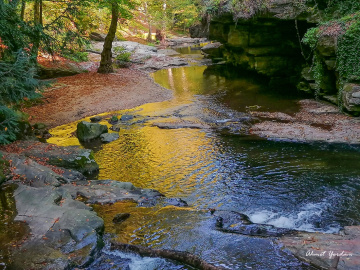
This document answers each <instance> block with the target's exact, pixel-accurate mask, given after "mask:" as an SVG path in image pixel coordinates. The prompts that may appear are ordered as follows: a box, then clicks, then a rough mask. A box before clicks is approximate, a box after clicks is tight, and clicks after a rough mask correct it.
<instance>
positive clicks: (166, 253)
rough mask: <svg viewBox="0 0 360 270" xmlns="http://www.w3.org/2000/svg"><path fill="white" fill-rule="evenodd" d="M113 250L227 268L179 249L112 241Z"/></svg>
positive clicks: (204, 269) (211, 269)
mask: <svg viewBox="0 0 360 270" xmlns="http://www.w3.org/2000/svg"><path fill="white" fill-rule="evenodd" d="M110 249H111V250H121V251H125V252H135V253H137V254H139V255H140V256H144V257H160V258H165V259H170V260H175V261H178V262H180V263H183V264H187V265H190V266H192V267H195V268H197V269H200V270H225V268H224V267H220V266H215V265H213V264H210V263H207V262H205V261H204V260H202V259H201V258H199V257H197V256H195V255H193V254H191V253H189V252H185V251H177V250H170V249H152V248H148V247H142V246H135V245H129V244H123V243H117V242H112V243H111V248H110Z"/></svg>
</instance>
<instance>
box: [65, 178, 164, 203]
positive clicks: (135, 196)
mask: <svg viewBox="0 0 360 270" xmlns="http://www.w3.org/2000/svg"><path fill="white" fill-rule="evenodd" d="M62 188H64V189H65V190H67V191H68V192H69V193H70V194H71V195H72V197H73V198H77V197H78V196H81V197H82V198H83V199H85V200H87V202H88V203H90V204H95V203H98V204H106V203H115V202H118V201H123V200H131V201H135V202H140V201H141V200H145V199H153V198H156V197H163V196H164V195H162V194H161V193H160V192H158V191H156V190H153V189H141V188H136V187H134V185H133V184H131V183H128V182H120V181H112V180H93V181H88V182H85V183H79V184H78V185H76V186H74V185H63V186H62Z"/></svg>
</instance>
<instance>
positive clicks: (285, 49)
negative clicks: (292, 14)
mask: <svg viewBox="0 0 360 270" xmlns="http://www.w3.org/2000/svg"><path fill="white" fill-rule="evenodd" d="M309 25H311V24H309V23H308V22H306V21H298V22H297V26H296V24H295V21H294V20H279V19H278V18H271V17H269V18H265V17H262V18H256V19H251V20H240V21H238V22H237V23H235V22H234V21H233V19H232V17H231V16H229V15H225V16H222V17H219V18H216V19H213V20H212V21H211V24H210V34H209V35H210V39H211V40H217V41H219V42H221V43H223V44H224V47H223V50H222V56H223V58H224V59H225V61H226V62H227V63H230V64H232V65H234V66H236V67H237V68H238V69H239V70H242V69H246V70H253V71H256V72H257V73H259V74H261V75H265V76H267V77H268V78H270V85H271V86H274V87H277V86H279V85H284V84H287V85H288V84H290V85H293V86H294V85H296V84H297V82H298V81H299V79H300V74H301V71H302V68H303V66H304V65H305V60H304V58H303V56H302V54H301V47H300V46H301V45H300V42H299V35H300V36H302V35H303V34H304V33H305V31H306V30H307V29H308V27H309Z"/></svg>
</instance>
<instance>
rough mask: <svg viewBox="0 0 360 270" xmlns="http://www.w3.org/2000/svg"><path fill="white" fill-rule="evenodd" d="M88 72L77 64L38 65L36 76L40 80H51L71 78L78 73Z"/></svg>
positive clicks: (55, 63)
mask: <svg viewBox="0 0 360 270" xmlns="http://www.w3.org/2000/svg"><path fill="white" fill-rule="evenodd" d="M86 72H88V70H87V69H86V68H84V67H82V66H81V65H79V64H76V63H71V62H65V63H57V62H56V61H55V62H54V63H51V64H46V65H41V64H39V65H38V75H39V77H40V79H53V78H59V77H66V76H73V75H76V74H80V73H86Z"/></svg>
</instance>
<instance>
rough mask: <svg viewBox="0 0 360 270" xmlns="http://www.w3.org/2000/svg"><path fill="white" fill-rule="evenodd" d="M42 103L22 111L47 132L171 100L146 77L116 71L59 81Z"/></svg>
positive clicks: (47, 90)
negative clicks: (48, 129) (94, 117)
mask: <svg viewBox="0 0 360 270" xmlns="http://www.w3.org/2000/svg"><path fill="white" fill-rule="evenodd" d="M43 96H44V97H43V98H42V99H41V101H42V103H41V104H38V105H35V106H33V107H30V108H26V109H24V112H25V113H27V114H29V115H30V122H31V123H37V122H41V123H45V124H47V125H48V126H49V127H50V128H53V127H56V126H59V125H63V124H66V123H70V122H74V121H77V120H80V119H82V118H84V117H87V116H92V115H96V114H100V113H105V112H111V111H117V110H122V109H131V108H134V107H137V106H140V105H142V104H145V103H151V102H160V101H165V100H168V99H171V98H172V92H171V91H170V90H168V89H165V88H163V87H161V86H159V85H158V84H156V83H154V81H153V80H152V79H151V78H150V77H149V76H148V75H147V74H146V73H145V72H142V71H139V70H134V69H118V70H117V71H116V73H112V74H99V73H95V72H89V73H83V74H78V75H75V76H71V77H63V78H58V79H57V80H56V82H55V83H54V84H53V87H51V88H48V89H46V91H45V92H44V94H43Z"/></svg>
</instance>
